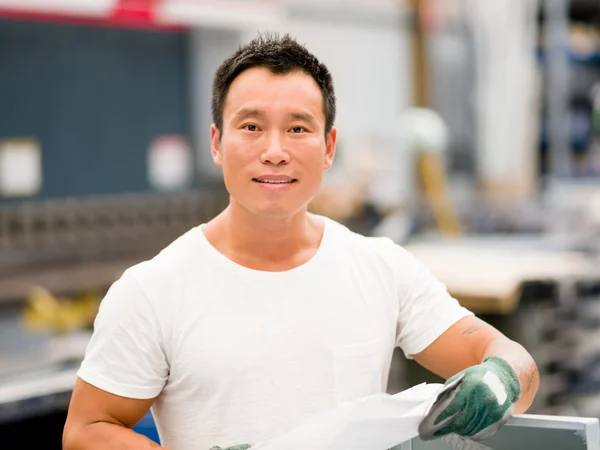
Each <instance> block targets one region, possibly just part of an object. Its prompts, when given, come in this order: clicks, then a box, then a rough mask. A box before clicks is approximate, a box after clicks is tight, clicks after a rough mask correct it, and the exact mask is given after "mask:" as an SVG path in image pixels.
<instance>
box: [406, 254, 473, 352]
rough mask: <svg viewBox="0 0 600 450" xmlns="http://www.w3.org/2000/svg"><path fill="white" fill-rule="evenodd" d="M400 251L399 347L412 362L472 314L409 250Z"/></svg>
mask: <svg viewBox="0 0 600 450" xmlns="http://www.w3.org/2000/svg"><path fill="white" fill-rule="evenodd" d="M401 251H402V253H403V257H402V260H403V262H402V264H401V265H402V267H401V271H402V273H403V275H401V277H402V278H403V280H402V281H401V283H400V288H399V296H400V299H399V301H400V307H399V309H398V311H399V314H398V334H397V341H396V345H397V346H398V347H400V348H401V349H402V351H403V352H404V354H405V356H406V357H407V358H408V359H412V356H413V355H416V354H418V353H420V352H422V351H423V350H425V349H426V348H427V347H429V345H431V344H432V343H433V342H434V341H435V340H436V339H437V338H439V337H440V336H441V335H442V334H443V333H444V332H445V331H447V330H448V328H450V327H451V326H452V325H454V324H455V323H456V322H458V321H459V320H461V319H463V318H464V317H467V316H472V315H473V313H472V312H471V311H469V310H468V309H466V308H464V307H462V306H461V305H460V304H459V303H458V301H457V300H456V299H454V298H453V297H452V296H451V295H450V294H449V293H448V291H447V289H446V286H445V285H444V284H443V283H442V282H441V281H439V280H438V279H437V278H435V277H434V276H433V275H432V274H431V272H430V271H429V269H428V268H427V267H426V266H425V265H424V264H423V263H422V262H421V261H419V260H418V259H417V258H415V257H414V256H413V255H412V254H410V253H409V252H407V251H406V250H404V249H401ZM407 274H410V277H409V278H407Z"/></svg>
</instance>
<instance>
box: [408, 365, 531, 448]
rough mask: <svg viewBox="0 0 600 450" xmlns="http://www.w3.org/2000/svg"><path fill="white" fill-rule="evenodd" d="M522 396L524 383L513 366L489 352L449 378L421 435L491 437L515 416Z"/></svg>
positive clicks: (422, 423)
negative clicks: (482, 359) (477, 361)
mask: <svg viewBox="0 0 600 450" xmlns="http://www.w3.org/2000/svg"><path fill="white" fill-rule="evenodd" d="M520 397H521V383H520V382H519V377H518V376H517V374H516V373H515V371H514V370H513V368H512V367H511V366H510V365H509V364H508V363H507V362H506V361H505V360H504V359H502V358H500V357H498V356H489V357H487V358H486V359H485V360H484V361H483V363H482V364H479V365H477V366H473V367H469V368H467V369H465V370H463V371H462V372H460V373H458V374H456V375H455V376H453V377H452V378H450V379H448V381H446V384H445V387H444V389H443V390H442V392H440V394H438V397H437V399H436V400H435V402H434V404H433V405H432V407H431V409H430V410H429V412H428V413H427V415H426V416H425V418H424V419H423V421H422V422H421V424H420V426H419V436H420V438H421V439H422V440H424V441H428V440H432V439H436V438H439V437H441V436H444V435H448V434H450V433H456V434H458V435H460V436H465V437H468V438H469V439H471V440H475V441H478V440H483V439H487V438H489V437H490V436H493V435H494V434H496V432H497V431H498V430H499V429H500V427H502V425H504V424H505V423H506V421H507V420H508V419H509V418H510V417H511V416H512V413H513V411H514V404H515V403H516V402H517V400H518V399H519V398H520Z"/></svg>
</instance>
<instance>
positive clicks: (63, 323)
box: [23, 287, 100, 334]
mask: <svg viewBox="0 0 600 450" xmlns="http://www.w3.org/2000/svg"><path fill="white" fill-rule="evenodd" d="M99 305H100V298H99V296H97V295H95V294H91V293H88V294H84V295H82V296H80V297H77V298H75V299H68V298H56V297H55V296H54V295H52V294H51V293H50V292H48V291H47V290H46V289H44V288H41V287H36V288H33V289H32V290H31V292H30V293H29V296H28V297H27V303H26V307H25V311H24V313H23V323H24V325H25V327H26V328H28V329H29V330H31V331H32V332H42V331H51V332H53V333H55V334H65V333H69V332H71V331H75V330H79V329H82V328H86V327H88V326H91V325H92V324H93V322H94V319H95V317H96V314H97V313H98V306H99Z"/></svg>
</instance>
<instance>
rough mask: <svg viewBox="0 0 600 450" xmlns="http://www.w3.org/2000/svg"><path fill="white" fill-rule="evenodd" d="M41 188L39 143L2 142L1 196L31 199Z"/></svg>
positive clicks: (0, 150) (23, 140) (24, 140)
mask: <svg viewBox="0 0 600 450" xmlns="http://www.w3.org/2000/svg"><path fill="white" fill-rule="evenodd" d="M41 187H42V163H41V150H40V147H39V144H38V143H37V141H35V140H33V139H15V140H5V141H0V196H3V197H29V196H33V195H35V194H37V193H38V192H39V191H40V189H41Z"/></svg>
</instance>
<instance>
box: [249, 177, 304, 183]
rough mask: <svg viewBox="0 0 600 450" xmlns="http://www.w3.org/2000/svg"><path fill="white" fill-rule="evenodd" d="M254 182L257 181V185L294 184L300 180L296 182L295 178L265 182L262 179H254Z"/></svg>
mask: <svg viewBox="0 0 600 450" xmlns="http://www.w3.org/2000/svg"><path fill="white" fill-rule="evenodd" d="M252 181H255V182H256V183H262V184H292V183H295V182H296V181H298V180H296V179H295V178H290V179H288V180H263V179H260V178H252Z"/></svg>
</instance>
